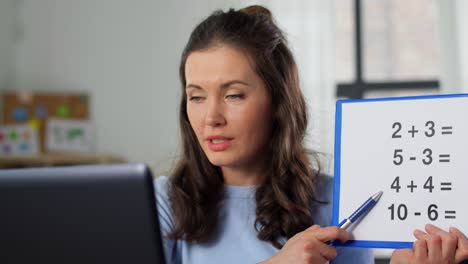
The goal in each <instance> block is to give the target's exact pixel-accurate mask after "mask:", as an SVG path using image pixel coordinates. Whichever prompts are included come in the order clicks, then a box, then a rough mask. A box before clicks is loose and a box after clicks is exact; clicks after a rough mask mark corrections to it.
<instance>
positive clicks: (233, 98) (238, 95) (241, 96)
mask: <svg viewBox="0 0 468 264" xmlns="http://www.w3.org/2000/svg"><path fill="white" fill-rule="evenodd" d="M242 98H244V95H242V94H229V95H226V99H229V100H239V99H242Z"/></svg>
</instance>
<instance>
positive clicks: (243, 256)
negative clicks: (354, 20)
mask: <svg viewBox="0 0 468 264" xmlns="http://www.w3.org/2000/svg"><path fill="white" fill-rule="evenodd" d="M168 187H169V178H168V177H165V176H161V177H159V178H158V179H156V180H155V191H156V201H157V207H158V211H159V221H160V225H161V233H162V235H163V236H165V235H166V234H168V233H169V232H170V230H171V229H172V228H173V227H174V223H175V221H174V216H173V213H172V209H171V206H170V203H169V198H168ZM255 189H256V188H255V186H230V185H225V197H224V202H223V207H222V208H221V211H220V214H219V217H220V219H219V222H218V227H217V230H216V232H215V234H216V235H215V236H214V238H213V239H212V240H211V241H210V242H207V243H188V242H187V241H184V240H177V241H174V240H169V239H166V238H163V245H164V253H165V256H166V260H167V263H168V264H169V263H177V264H187V263H194V264H199V263H200V264H201V263H203V264H207V263H235V264H239V263H258V262H260V261H263V260H266V259H268V258H270V257H271V256H273V255H274V254H276V253H277V252H278V249H277V248H275V247H274V246H273V245H272V244H271V243H270V242H267V241H262V240H259V239H258V238H257V231H256V230H255V227H254V222H255V217H256V216H255V209H256V202H255ZM332 190H333V183H332V178H331V177H326V176H321V177H320V178H319V181H318V184H317V192H318V195H317V196H318V197H317V198H318V199H319V200H320V201H329V202H328V203H327V204H319V205H316V206H313V207H312V208H311V210H312V212H313V215H314V223H316V224H318V225H320V226H329V225H331V224H332V220H331V215H332V203H331V201H332ZM337 250H338V256H337V258H336V259H335V260H333V261H332V262H331V263H334V264H344V263H360V264H361V263H362V264H366V263H374V258H373V254H372V251H370V250H368V249H362V248H349V247H340V248H337Z"/></svg>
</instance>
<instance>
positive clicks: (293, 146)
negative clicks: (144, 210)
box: [156, 6, 408, 263]
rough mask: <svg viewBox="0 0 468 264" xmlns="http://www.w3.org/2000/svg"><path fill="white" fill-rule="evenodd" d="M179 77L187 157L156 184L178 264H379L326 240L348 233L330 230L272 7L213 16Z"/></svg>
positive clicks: (324, 183) (168, 246)
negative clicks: (306, 144)
mask: <svg viewBox="0 0 468 264" xmlns="http://www.w3.org/2000/svg"><path fill="white" fill-rule="evenodd" d="M180 78H181V81H182V89H183V93H182V98H181V104H180V126H181V130H182V141H183V152H182V155H183V156H182V158H181V160H180V161H179V164H178V166H177V168H176V170H175V172H174V175H173V176H172V177H171V178H167V177H160V178H159V179H158V180H157V181H156V193H157V195H158V197H157V202H158V209H159V213H160V215H159V217H160V222H161V228H162V232H163V234H164V235H165V236H166V238H165V240H164V247H165V253H166V258H167V259H168V263H172V262H175V263H255V262H261V261H265V263H326V262H328V261H329V260H333V259H334V263H350V260H352V262H353V263H373V257H372V254H371V252H370V251H369V250H366V249H354V248H340V249H335V248H334V247H331V246H329V245H328V243H327V241H330V240H335V239H339V240H341V241H346V240H347V239H348V238H349V234H348V233H347V232H346V231H344V230H342V229H339V228H337V227H330V226H329V225H330V224H331V204H330V203H329V202H328V201H330V200H331V191H332V184H331V179H330V178H329V177H324V176H319V175H318V173H317V170H313V169H312V166H311V163H310V162H309V158H308V155H307V151H306V149H305V148H304V146H303V139H304V136H305V132H306V127H307V114H306V104H305V102H304V97H303V95H302V93H301V90H300V87H299V80H298V73H297V69H296V64H295V62H294V58H293V56H292V54H291V52H290V50H289V49H288V47H287V45H286V40H285V39H284V37H283V34H282V32H281V31H280V30H279V29H278V27H277V26H276V25H275V24H274V23H273V21H272V18H271V14H270V12H269V11H268V10H267V9H265V8H263V7H260V6H252V7H248V8H245V9H242V10H239V11H234V10H229V11H228V12H226V13H224V12H221V11H217V12H215V13H213V14H212V15H211V16H209V17H208V18H207V19H205V20H204V21H203V22H202V23H200V24H199V25H198V26H197V27H196V28H195V30H194V31H193V32H192V34H191V36H190V39H189V42H188V43H187V45H186V47H185V50H184V52H183V54H182V60H181V64H180ZM327 226H328V227H327ZM407 256H408V254H407V255H403V254H401V255H400V256H396V257H395V258H399V259H401V260H403V259H405V258H408V257H407Z"/></svg>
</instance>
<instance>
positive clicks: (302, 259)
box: [262, 225, 350, 264]
mask: <svg viewBox="0 0 468 264" xmlns="http://www.w3.org/2000/svg"><path fill="white" fill-rule="evenodd" d="M349 238H350V235H349V233H348V232H346V231H345V230H343V229H341V228H339V227H336V226H329V227H320V226H318V225H313V226H311V227H309V228H308V229H306V230H304V231H302V232H300V233H297V234H296V235H295V236H293V237H292V238H290V239H289V240H288V242H287V243H286V244H285V245H284V247H283V248H282V249H281V250H280V251H279V252H278V253H277V254H276V255H274V256H273V257H271V258H270V259H268V260H266V261H264V262H262V263H264V264H280V263H291V264H294V263H301V264H302V263H308V264H311V263H314V264H315V263H317V264H318V263H327V262H328V261H330V260H332V259H334V258H336V249H335V248H334V247H332V246H330V245H328V243H327V242H328V241H332V240H336V239H338V240H340V241H341V242H346V241H347V240H348V239H349Z"/></svg>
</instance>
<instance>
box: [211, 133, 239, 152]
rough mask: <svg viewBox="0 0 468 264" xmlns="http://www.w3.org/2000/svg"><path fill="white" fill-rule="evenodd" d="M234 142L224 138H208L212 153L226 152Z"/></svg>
mask: <svg viewBox="0 0 468 264" xmlns="http://www.w3.org/2000/svg"><path fill="white" fill-rule="evenodd" d="M232 140H233V139H232V138H227V137H223V136H210V137H208V138H207V143H208V148H209V149H210V150H212V151H224V150H226V149H228V148H229V147H230V146H231V144H232Z"/></svg>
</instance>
